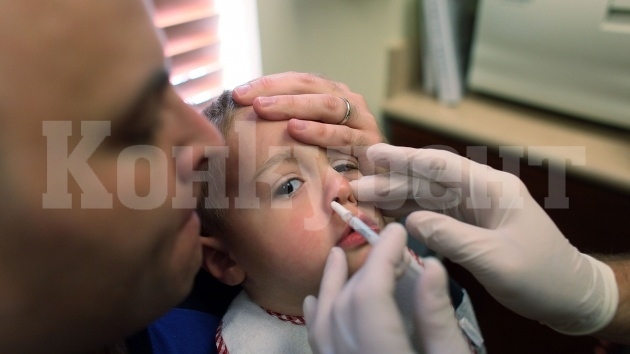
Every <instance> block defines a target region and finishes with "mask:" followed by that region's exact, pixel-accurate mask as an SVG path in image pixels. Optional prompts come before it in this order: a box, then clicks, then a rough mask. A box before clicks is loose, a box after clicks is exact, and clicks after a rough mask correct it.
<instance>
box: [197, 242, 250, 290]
mask: <svg viewBox="0 0 630 354" xmlns="http://www.w3.org/2000/svg"><path fill="white" fill-rule="evenodd" d="M201 244H202V247H203V265H202V266H203V268H204V269H205V270H207V271H208V273H210V274H212V276H214V277H215V278H217V279H218V280H219V281H221V282H222V283H224V284H227V285H230V286H234V285H238V284H240V283H242V282H243V280H245V270H244V269H243V268H241V266H240V265H239V264H238V263H237V262H236V260H234V259H233V258H232V257H231V256H230V254H229V253H228V249H227V247H226V245H225V243H224V242H223V241H222V240H220V239H219V238H218V237H212V236H211V237H203V236H202V237H201Z"/></svg>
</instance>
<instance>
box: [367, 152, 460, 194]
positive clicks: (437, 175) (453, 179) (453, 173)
mask: <svg viewBox="0 0 630 354" xmlns="http://www.w3.org/2000/svg"><path fill="white" fill-rule="evenodd" d="M367 157H368V158H369V159H370V160H372V161H374V164H375V165H376V166H378V167H382V168H386V169H388V170H390V171H396V172H399V173H401V174H406V175H413V176H414V177H420V178H424V179H427V180H431V181H435V182H439V183H442V184H444V185H445V186H446V187H457V186H460V185H461V183H462V182H465V180H466V179H467V177H466V176H465V175H464V173H466V172H467V171H468V165H469V163H470V162H471V161H470V160H468V159H467V158H464V157H462V156H459V155H457V154H455V153H452V152H449V151H445V150H437V149H426V148H422V149H415V148H407V147H397V146H392V145H387V144H376V145H374V146H371V147H370V148H369V149H368V151H367Z"/></svg>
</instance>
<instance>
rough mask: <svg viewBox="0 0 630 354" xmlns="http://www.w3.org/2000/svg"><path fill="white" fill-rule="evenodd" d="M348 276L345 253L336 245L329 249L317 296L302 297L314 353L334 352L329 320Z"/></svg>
mask: <svg viewBox="0 0 630 354" xmlns="http://www.w3.org/2000/svg"><path fill="white" fill-rule="evenodd" d="M347 278H348V265H347V261H346V256H345V253H344V252H343V251H342V250H341V249H340V248H338V247H334V248H332V249H331V251H330V254H329V255H328V259H327V261H326V266H325V268H324V275H323V277H322V282H321V285H320V289H319V298H318V299H317V298H315V297H314V296H307V297H306V298H305V299H304V303H303V305H302V306H303V309H304V320H305V322H306V327H307V330H308V337H309V343H310V344H311V347H312V348H313V350H314V351H315V352H316V353H334V350H333V347H332V345H333V344H332V335H333V334H332V328H331V323H330V322H331V320H332V316H333V306H334V304H335V302H336V301H337V300H338V297H339V295H340V294H341V292H342V290H343V287H344V285H345V283H346V280H347Z"/></svg>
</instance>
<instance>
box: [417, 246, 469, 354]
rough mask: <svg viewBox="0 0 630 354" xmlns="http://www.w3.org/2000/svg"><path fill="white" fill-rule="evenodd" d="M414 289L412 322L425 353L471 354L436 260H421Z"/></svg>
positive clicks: (440, 266)
mask: <svg viewBox="0 0 630 354" xmlns="http://www.w3.org/2000/svg"><path fill="white" fill-rule="evenodd" d="M424 267H425V268H424V272H423V273H422V276H420V277H419V278H418V283H417V284H416V289H415V293H416V296H415V299H416V300H415V304H414V305H415V323H416V328H417V330H418V334H419V336H418V339H419V340H420V342H421V344H422V347H423V348H424V349H425V353H426V354H443V353H449V354H451V353H452V354H458V353H471V348H470V345H469V343H468V340H467V339H466V338H465V337H464V334H463V333H462V331H461V329H460V328H459V325H458V323H457V318H456V316H455V311H454V310H453V305H452V303H451V300H450V296H449V294H448V287H447V274H446V270H445V269H444V267H443V266H442V264H441V263H440V262H439V261H438V260H437V259H435V258H426V259H425V260H424Z"/></svg>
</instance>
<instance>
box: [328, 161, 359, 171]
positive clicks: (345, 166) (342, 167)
mask: <svg viewBox="0 0 630 354" xmlns="http://www.w3.org/2000/svg"><path fill="white" fill-rule="evenodd" d="M333 169H334V170H335V171H337V172H339V173H347V172H354V171H357V170H359V166H357V165H356V164H354V163H351V162H346V163H342V164H339V165H336V166H334V167H333Z"/></svg>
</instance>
